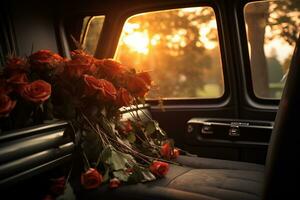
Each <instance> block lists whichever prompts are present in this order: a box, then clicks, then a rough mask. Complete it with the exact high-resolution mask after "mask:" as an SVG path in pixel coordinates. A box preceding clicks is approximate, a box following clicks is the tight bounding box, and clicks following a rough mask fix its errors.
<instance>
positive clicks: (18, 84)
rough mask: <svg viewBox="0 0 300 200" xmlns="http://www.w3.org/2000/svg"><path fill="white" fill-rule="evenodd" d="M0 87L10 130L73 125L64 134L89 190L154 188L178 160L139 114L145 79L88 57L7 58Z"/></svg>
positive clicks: (2, 114)
mask: <svg viewBox="0 0 300 200" xmlns="http://www.w3.org/2000/svg"><path fill="white" fill-rule="evenodd" d="M0 84H1V85H0V92H1V93H0V120H3V121H6V122H7V123H6V124H8V125H7V126H8V127H17V128H19V127H22V126H25V125H31V124H37V123H41V122H42V121H44V120H48V119H53V118H57V119H63V120H66V121H67V122H68V124H69V126H68V128H67V129H66V130H65V134H68V135H70V136H71V138H72V139H73V141H74V143H75V145H76V149H77V151H76V152H77V154H78V155H79V156H77V157H76V158H77V159H80V161H82V163H83V168H82V170H81V175H80V182H81V185H82V187H83V188H85V189H94V188H97V187H99V186H100V185H101V184H105V183H108V185H109V187H110V188H116V187H119V186H120V184H122V183H137V182H145V181H152V180H155V179H156V178H160V177H163V176H164V175H166V173H167V172H168V169H169V165H168V163H167V162H168V161H169V160H171V159H174V158H176V157H177V156H178V155H179V151H178V149H175V148H174V146H173V143H172V142H171V141H170V140H168V138H167V135H166V133H165V132H164V131H163V130H162V129H161V128H160V127H159V125H158V123H157V122H156V121H154V120H153V119H151V117H149V116H148V114H147V113H145V112H143V110H142V109H139V106H138V105H139V104H143V103H144V102H145V101H144V97H145V95H146V93H147V92H148V91H149V89H150V87H151V84H152V81H151V78H150V76H149V74H148V73H147V72H136V71H135V69H133V68H130V67H127V66H124V65H122V64H121V63H119V62H117V61H114V60H112V59H96V58H94V57H93V56H91V55H89V54H87V53H85V52H84V51H82V50H75V51H73V52H72V53H71V58H70V59H67V58H62V57H61V56H59V55H58V54H55V53H53V52H51V51H48V50H41V51H38V52H36V53H33V54H32V55H30V56H29V57H27V58H17V57H9V58H8V60H7V64H6V67H5V68H4V71H3V73H2V75H1V79H0ZM124 106H126V107H132V108H134V109H133V110H134V111H132V112H130V115H131V118H130V120H128V119H126V120H125V119H123V118H122V113H121V111H120V108H121V107H124ZM21 113H22V114H21ZM141 115H142V116H141ZM142 118H147V120H142ZM70 173H71V172H70ZM70 173H69V174H70ZM67 177H69V176H67ZM66 179H67V178H66ZM67 181H68V180H65V179H64V178H63V179H58V180H55V181H54V182H53V186H52V187H50V191H52V192H50V193H51V196H52V197H56V196H58V194H59V193H61V192H58V191H60V190H61V191H63V189H64V186H65V184H66V182H67ZM53 188H54V189H53ZM57 188H58V189H57ZM59 188H60V189H59ZM53 191H54V192H53Z"/></svg>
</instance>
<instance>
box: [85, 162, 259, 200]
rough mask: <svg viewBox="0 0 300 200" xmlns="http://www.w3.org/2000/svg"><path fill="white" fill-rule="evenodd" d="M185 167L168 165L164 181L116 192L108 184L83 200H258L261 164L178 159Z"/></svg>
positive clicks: (127, 187)
mask: <svg viewBox="0 0 300 200" xmlns="http://www.w3.org/2000/svg"><path fill="white" fill-rule="evenodd" d="M178 160H179V161H180V162H181V163H183V162H185V163H186V164H187V165H189V167H187V166H178V165H171V168H170V172H169V173H168V174H167V176H166V177H165V178H163V179H160V180H157V181H154V182H149V183H144V184H142V183H140V184H137V185H126V186H124V185H123V186H122V187H120V188H118V189H116V190H110V189H108V187H107V185H106V186H102V187H101V188H100V189H97V190H93V191H88V192H86V193H85V194H83V196H84V197H83V199H99V197H103V198H105V199H131V200H137V199H143V200H148V199H149V200H160V199H162V200H165V199H166V200H167V199H168V200H190V199H191V200H193V199H200V200H202V199H203V200H206V199H211V200H213V199H223V200H248V199H249V200H258V199H261V191H262V181H263V174H264V172H263V171H264V167H263V166H261V165H256V164H251V163H243V162H234V161H225V160H217V159H207V158H198V157H187V156H181V157H180V158H179V159H178Z"/></svg>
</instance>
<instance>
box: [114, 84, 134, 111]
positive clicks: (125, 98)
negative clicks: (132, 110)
mask: <svg viewBox="0 0 300 200" xmlns="http://www.w3.org/2000/svg"><path fill="white" fill-rule="evenodd" d="M132 101H133V98H132V96H131V95H130V94H129V92H128V91H127V90H126V89H125V88H120V89H119V90H118V92H117V99H116V104H117V105H118V106H120V107H122V106H129V105H131V103H132Z"/></svg>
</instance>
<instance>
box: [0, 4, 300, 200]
mask: <svg viewBox="0 0 300 200" xmlns="http://www.w3.org/2000/svg"><path fill="white" fill-rule="evenodd" d="M0 4H1V7H0V9H1V12H0V16H1V18H0V26H1V32H0V35H1V37H0V44H1V46H0V69H3V68H4V65H5V58H6V56H7V55H9V54H11V53H15V54H16V55H20V56H26V55H29V54H30V53H32V52H34V51H37V50H39V49H50V50H52V51H54V52H56V53H59V54H60V55H63V56H65V57H70V52H71V51H72V50H75V49H76V48H77V47H78V42H80V43H81V44H82V45H83V47H84V48H85V49H86V50H87V51H88V52H89V53H90V54H92V55H94V56H95V57H96V58H114V59H117V60H119V61H121V62H124V63H126V64H128V65H139V66H142V65H145V66H150V67H149V68H150V69H151V70H152V71H151V76H152V77H153V79H154V81H155V82H157V85H161V86H159V87H160V89H157V90H155V91H153V92H150V93H149V94H148V96H147V99H146V103H145V104H143V105H139V106H140V108H141V110H138V112H140V115H141V116H143V115H147V116H151V118H152V119H154V120H156V121H157V122H158V123H159V124H160V126H161V127H162V129H163V130H164V131H165V132H166V133H167V134H168V136H169V137H170V138H172V139H173V140H174V142H175V146H176V147H178V148H180V149H181V155H180V156H179V157H178V158H177V159H176V161H175V163H174V164H170V165H171V167H170V171H169V173H168V174H167V175H166V177H164V178H162V179H159V180H156V181H153V182H147V183H138V184H130V185H122V186H121V187H119V188H117V189H115V190H111V189H110V188H108V186H107V185H103V186H101V187H99V188H97V189H93V190H84V189H83V188H82V187H81V186H80V180H78V179H76V178H75V177H74V178H73V177H72V176H71V178H70V184H71V185H72V188H73V192H72V193H73V194H75V196H76V199H131V200H133V199H136V200H138V199H141V200H146V199H149V200H154V199H155V200H156V199H157V200H160V199H162V200H163V199H165V200H189V199H191V200H192V199H199V200H202V199H203V200H206V199H207V200H217V199H219V200H221V199H222V200H254V199H265V200H273V199H297V196H299V194H298V183H297V182H298V180H299V179H298V177H300V166H299V162H298V158H297V157H298V156H297V155H298V153H300V148H299V144H298V143H299V142H300V136H299V134H298V131H297V130H298V123H297V122H298V121H297V119H298V113H300V106H299V102H300V93H299V92H298V87H299V86H300V68H299V66H300V49H299V47H300V39H299V30H300V29H299V26H300V1H299V0H294V1H293V0H287V1H254V0H196V1H195V0H152V1H147V0H123V1H119V0H110V1H103V0H86V1H80V0H73V1H69V0H61V1H55V0H54V1H53V0H52V1H50V0H44V1H37V0H27V1H17V0H4V1H1V3H0ZM281 15H282V16H281ZM276 20H277V21H276ZM264 23H266V24H264ZM261 26H263V28H262V27H261ZM262 30H263V31H262ZM272 34H273V35H272ZM276 34H277V35H276ZM195 66H196V67H195ZM263 66H264V67H263ZM275 68H276V69H275ZM264 70H266V71H264ZM267 70H269V71H267ZM272 70H274V71H275V70H277V71H278V70H281V71H280V73H279V72H277V71H276V72H274V73H273V71H272ZM278 74H279V75H278ZM275 79H276V80H275ZM271 80H274V81H273V82H272V81H271ZM264 81H267V82H266V84H265V82H264ZM262 85H263V86H262ZM265 85H267V86H266V87H267V89H266V88H265ZM157 91H159V92H157ZM136 111H137V110H136V108H135V107H128V108H124V109H122V110H121V113H122V118H124V119H130V118H131V117H132V115H131V114H130V113H132V112H136ZM142 119H143V120H148V118H147V117H145V118H142ZM0 122H1V123H2V121H0ZM67 126H68V123H67V122H65V121H62V120H52V121H47V122H44V123H43V124H40V125H35V126H29V127H25V128H20V129H16V130H6V129H5V127H4V126H3V127H4V128H2V126H1V129H0V190H1V194H0V195H1V197H0V198H1V199H19V198H25V199H43V197H44V196H45V194H46V193H47V190H48V187H49V181H48V180H49V179H51V177H59V176H61V175H63V174H66V173H67V172H68V170H69V169H70V166H71V165H73V164H74V163H73V162H74V160H75V159H74V157H76V154H75V153H74V152H76V151H77V150H78V148H77V147H76V144H75V143H74V141H73V139H72V138H70V137H68V136H67V135H66V134H64V130H65V129H66V127H67ZM80 165H81V163H78V164H75V165H74V166H75V167H74V169H73V171H72V173H74V174H76V173H79V174H80V171H79V170H80ZM73 194H69V195H68V194H67V195H66V196H64V197H63V198H62V199H75V197H74V195H73Z"/></svg>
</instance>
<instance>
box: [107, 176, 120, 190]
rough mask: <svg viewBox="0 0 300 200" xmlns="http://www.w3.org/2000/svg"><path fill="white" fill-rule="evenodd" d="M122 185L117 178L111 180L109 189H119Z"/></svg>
mask: <svg viewBox="0 0 300 200" xmlns="http://www.w3.org/2000/svg"><path fill="white" fill-rule="evenodd" d="M120 185H121V181H120V180H119V179H117V178H113V179H110V181H109V188H112V189H114V188H118V187H119V186H120Z"/></svg>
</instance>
